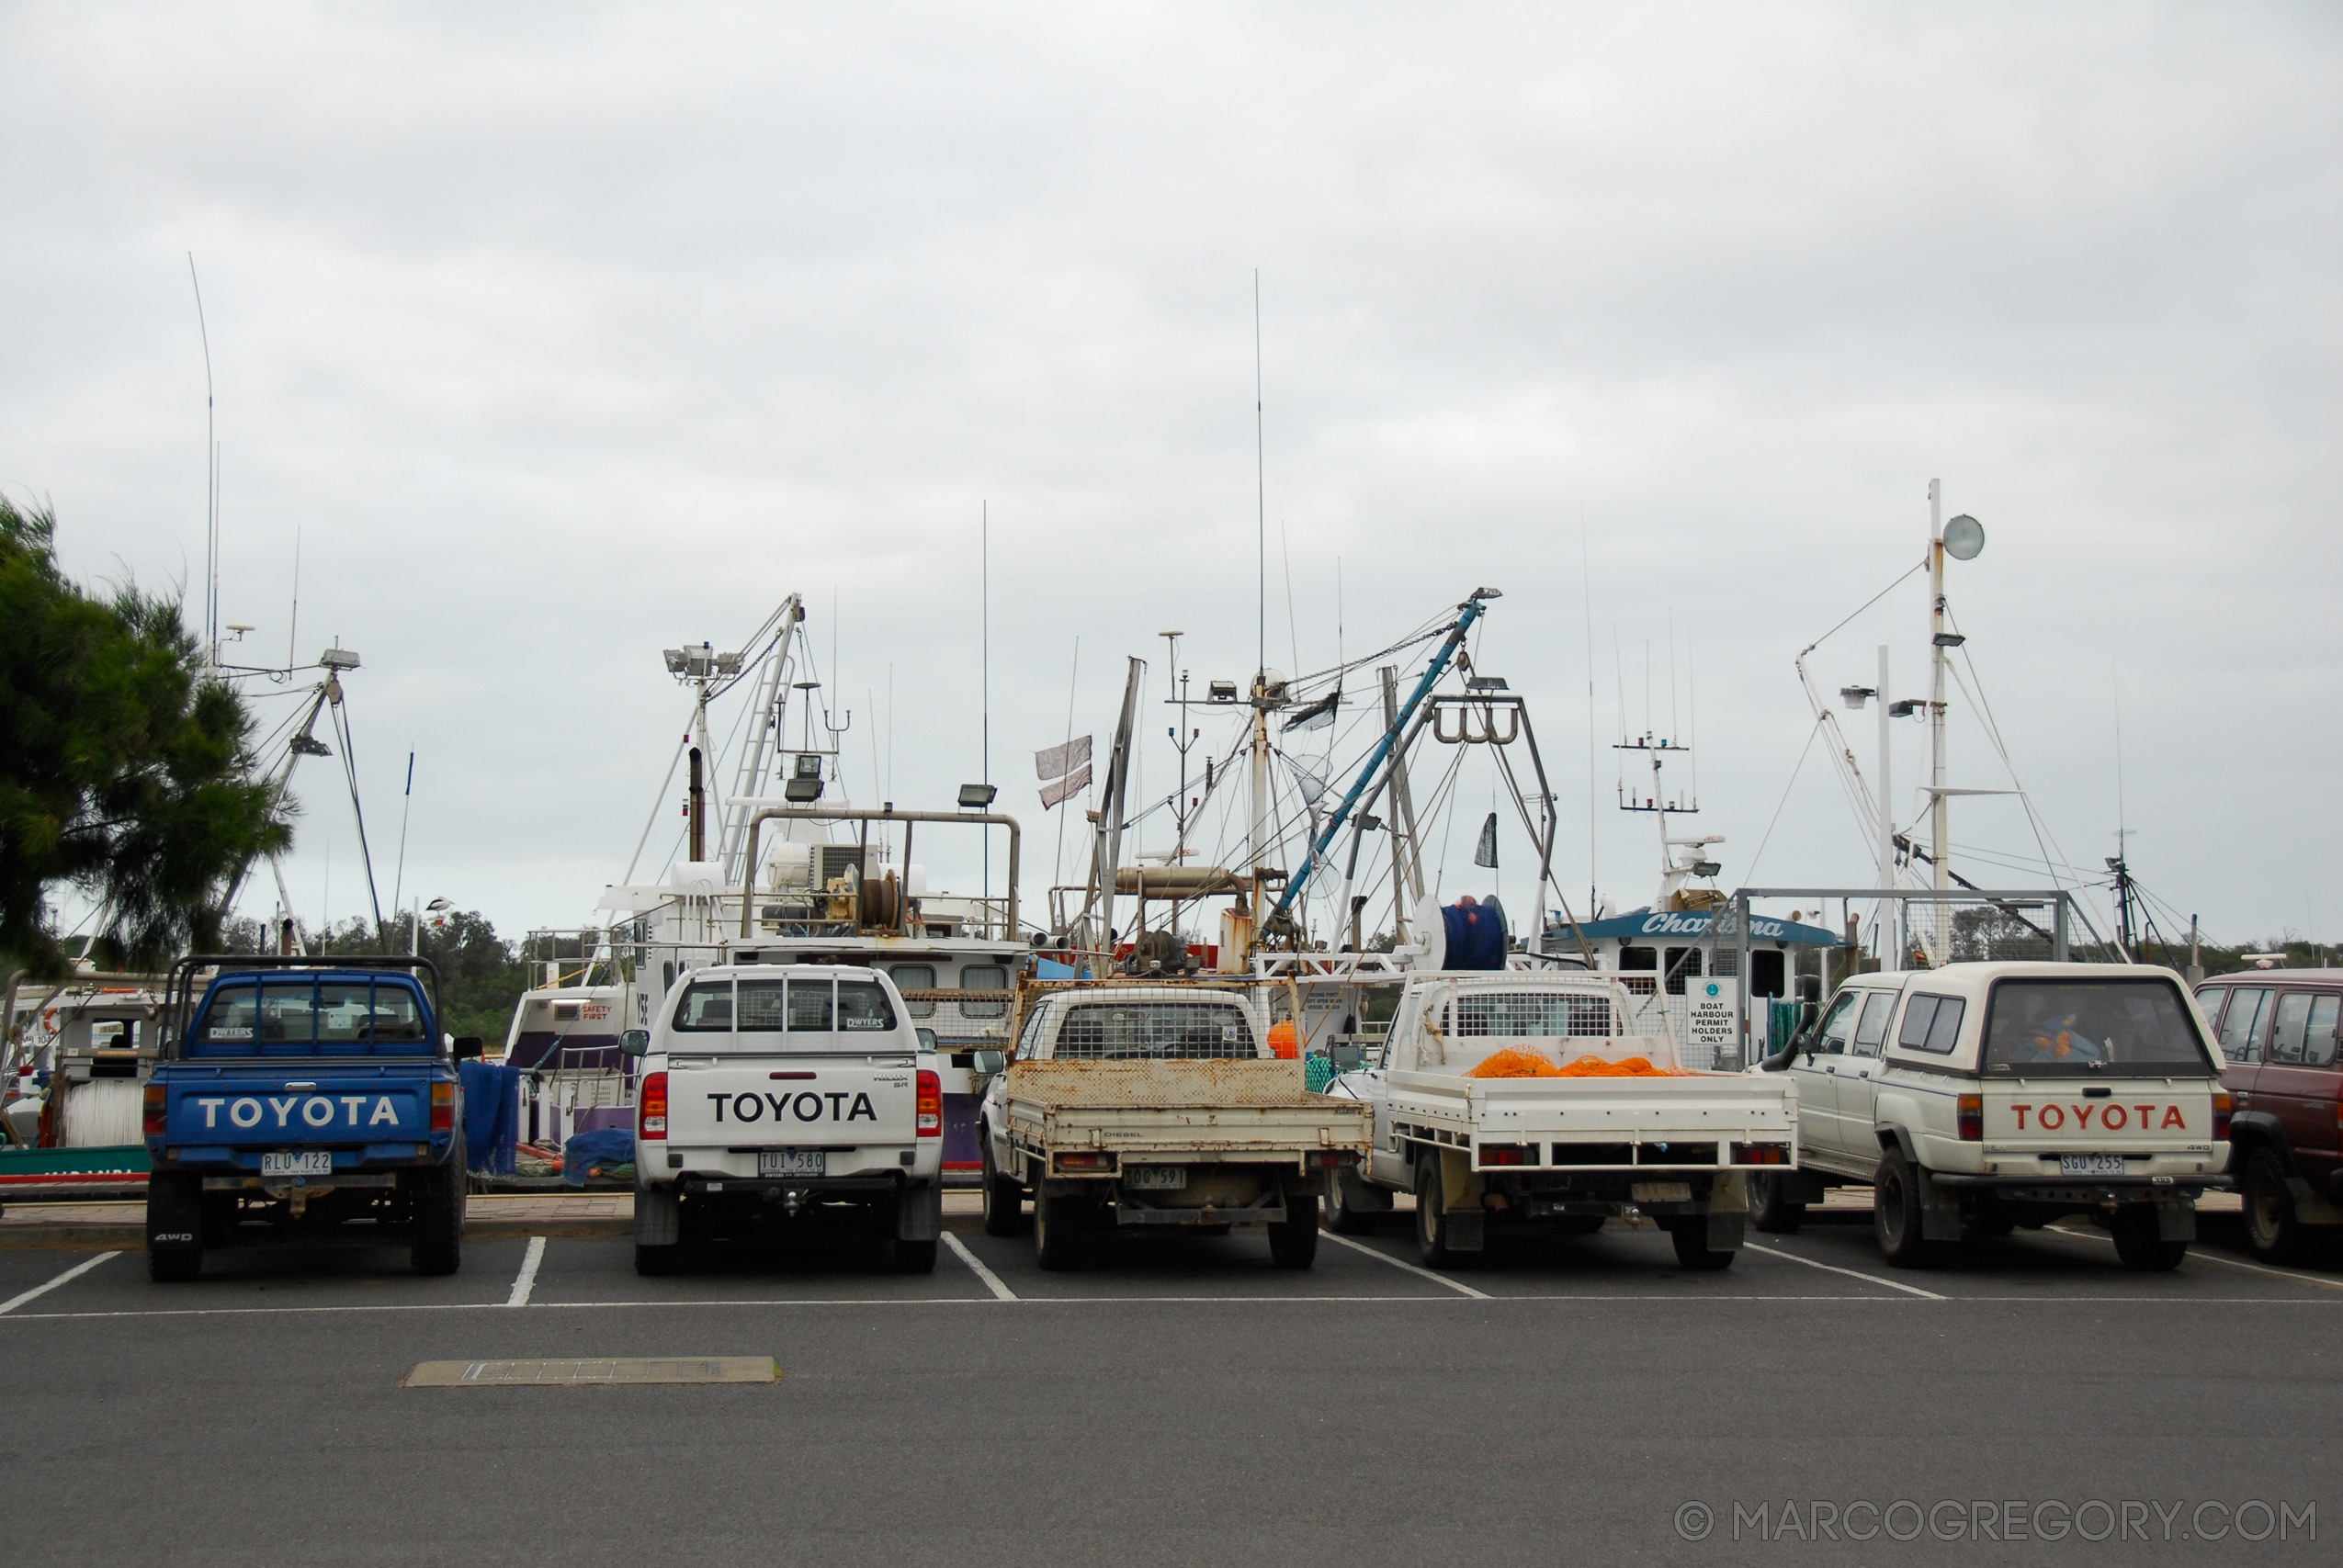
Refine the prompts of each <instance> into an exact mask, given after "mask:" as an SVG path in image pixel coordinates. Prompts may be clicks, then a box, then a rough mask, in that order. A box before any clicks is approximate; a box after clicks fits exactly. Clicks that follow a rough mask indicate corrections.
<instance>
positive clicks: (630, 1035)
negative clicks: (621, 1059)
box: [618, 1029, 651, 1056]
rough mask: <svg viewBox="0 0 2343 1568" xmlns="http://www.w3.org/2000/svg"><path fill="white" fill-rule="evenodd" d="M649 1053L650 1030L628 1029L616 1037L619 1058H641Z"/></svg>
mask: <svg viewBox="0 0 2343 1568" xmlns="http://www.w3.org/2000/svg"><path fill="white" fill-rule="evenodd" d="M650 1052H651V1031H650V1030H648V1029H629V1030H628V1031H627V1032H625V1033H624V1034H621V1035H619V1036H618V1055H621V1056H642V1055H649V1054H650Z"/></svg>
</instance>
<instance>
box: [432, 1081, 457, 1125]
mask: <svg viewBox="0 0 2343 1568" xmlns="http://www.w3.org/2000/svg"><path fill="white" fill-rule="evenodd" d="M431 1130H432V1131H433V1132H435V1133H452V1132H454V1131H455V1130H456V1086H455V1085H454V1084H451V1083H436V1084H433V1085H432V1086H431Z"/></svg>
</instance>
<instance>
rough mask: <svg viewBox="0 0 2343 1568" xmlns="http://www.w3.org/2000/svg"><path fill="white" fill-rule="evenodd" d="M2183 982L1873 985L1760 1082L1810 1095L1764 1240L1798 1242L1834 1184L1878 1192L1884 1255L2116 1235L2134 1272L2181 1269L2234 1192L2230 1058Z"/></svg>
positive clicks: (1950, 979)
mask: <svg viewBox="0 0 2343 1568" xmlns="http://www.w3.org/2000/svg"><path fill="white" fill-rule="evenodd" d="M2209 1039H2210V1032H2209V1031H2208V1030H2207V1029H2206V1028H2205V1024H2204V1019H2203V1017H2202V1014H2200V1013H2199V1012H2198V1010H2197V1007H2196V1003H2195V1001H2194V1000H2193V999H2192V998H2190V996H2189V994H2188V992H2187V991H2186V990H2185V989H2184V988H2183V987H2181V985H2180V982H2179V976H2176V975H2175V974H2173V972H2172V971H2171V970H2169V969H2158V968H2151V967H2148V966H2146V965H2144V964H2009V963H1993V964H1946V965H1944V966H1943V967H1942V968H1940V969H1927V970H1919V971H1914V972H1909V973H1901V974H1876V975H1858V976H1854V977H1853V978H1851V979H1850V980H1849V981H1848V982H1847V984H1846V985H1845V987H1842V988H1841V989H1840V990H1839V994H1838V996H1837V997H1836V998H1833V999H1832V1001H1831V1003H1830V1006H1829V1008H1828V1010H1826V1011H1825V1012H1824V1014H1823V1015H1822V1017H1821V1018H1820V1019H1819V1020H1818V1021H1817V1022H1816V1024H1815V1025H1814V1027H1812V1028H1811V1029H1809V1030H1807V1031H1806V1032H1804V1033H1803V1034H1801V1035H1800V1036H1799V1037H1798V1039H1796V1040H1795V1041H1793V1042H1792V1043H1791V1044H1790V1046H1789V1048H1788V1049H1787V1050H1785V1051H1783V1053H1782V1054H1781V1055H1778V1056H1773V1057H1770V1058H1768V1059H1767V1061H1766V1062H1765V1063H1763V1064H1762V1065H1761V1066H1760V1067H1758V1068H1754V1069H1752V1071H1753V1072H1760V1073H1777V1074H1779V1075H1781V1076H1782V1077H1787V1078H1789V1079H1790V1080H1792V1081H1793V1082H1794V1083H1796V1085H1797V1086H1798V1166H1799V1168H1798V1169H1797V1170H1795V1171H1782V1172H1775V1173H1768V1174H1766V1175H1763V1176H1760V1178H1759V1179H1758V1180H1757V1182H1756V1184H1755V1186H1756V1190H1754V1192H1753V1193H1752V1194H1751V1208H1752V1210H1753V1213H1752V1219H1753V1221H1754V1223H1755V1224H1757V1226H1758V1228H1759V1229H1760V1230H1769V1231H1793V1230H1795V1229H1797V1227H1798V1225H1799V1224H1800V1222H1801V1221H1802V1220H1803V1219H1804V1217H1805V1206H1806V1205H1807V1204H1808V1203H1810V1202H1814V1201H1819V1200H1820V1199H1821V1197H1822V1195H1823V1191H1824V1190H1825V1189H1826V1188H1829V1187H1837V1186H1861V1185H1868V1186H1869V1187H1870V1188H1871V1189H1872V1194H1873V1204H1872V1214H1873V1228H1874V1229H1875V1230H1876V1232H1877V1233H1878V1236H1879V1245H1880V1250H1881V1251H1883V1252H1885V1254H1886V1255H1887V1259H1888V1261H1889V1262H1891V1263H1895V1264H1897V1265H1900V1266H1903V1267H1906V1268H1909V1267H1913V1266H1916V1265H1919V1264H1923V1263H1926V1262H1928V1261H1929V1260H1930V1258H1932V1257H1933V1256H1934V1255H1935V1254H1936V1252H1937V1251H1938V1250H1939V1249H1940V1248H1941V1246H1942V1244H1945V1243H1949V1242H1953V1241H1958V1240H1962V1239H1964V1238H1969V1237H1977V1236H1997V1235H2008V1234H2009V1232H2010V1231H2011V1230H2012V1229H2013V1228H2015V1227H2017V1226H2020V1225H2023V1226H2025V1227H2027V1228H2029V1229H2034V1230H2039V1229H2040V1228H2041V1227H2042V1226H2043V1225H2044V1224H2048V1223H2049V1222H2050V1221H2052V1220H2054V1219H2057V1218H2059V1217H2061V1216H2062V1215H2066V1214H2086V1215H2088V1216H2089V1217H2090V1218H2091V1219H2092V1220H2093V1221H2095V1222H2096V1223H2098V1224H2102V1225H2104V1226H2106V1227H2107V1229H2108V1231H2109V1232H2110V1233H2111V1235H2112V1237H2113V1239H2114V1242H2115V1250H2116V1254H2117V1256H2118V1257H2119V1258H2122V1261H2123V1263H2124V1264H2125V1265H2126V1266H2128V1267H2130V1268H2134V1269H2170V1268H2172V1267H2174V1266H2175V1265H2177V1264H2178V1263H2179V1261H2180V1258H2181V1257H2182V1255H2183V1254H2185V1253H2186V1252H2187V1251H2188V1249H2189V1243H2190V1241H2191V1240H2192V1239H2194V1237H2195V1235H2196V1200H2197V1196H2198V1195H2199V1194H2200V1193H2202V1192H2203V1191H2204V1190H2206V1189H2208V1188H2218V1187H2225V1186H2227V1185H2228V1184H2229V1179H2228V1178H2227V1177H2225V1176H2224V1175H2223V1174H2222V1172H2223V1171H2224V1169H2225V1168H2227V1166H2228V1163H2229V1144H2228V1138H2229V1110H2230V1101H2229V1097H2228V1095H2227V1094H2225V1093H2224V1092H2223V1091H2222V1088H2221V1057H2220V1055H2218V1054H2217V1053H2216V1052H2214V1051H2213V1048H2212V1046H2211V1045H2210V1044H2209V1043H2208V1042H2209Z"/></svg>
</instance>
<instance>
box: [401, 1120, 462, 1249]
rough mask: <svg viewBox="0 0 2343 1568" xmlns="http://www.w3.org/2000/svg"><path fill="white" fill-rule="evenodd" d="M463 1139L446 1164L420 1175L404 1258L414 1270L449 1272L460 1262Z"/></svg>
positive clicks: (457, 1143) (459, 1139)
mask: <svg viewBox="0 0 2343 1568" xmlns="http://www.w3.org/2000/svg"><path fill="white" fill-rule="evenodd" d="M465 1185H466V1183H465V1180H464V1140H463V1139H462V1138H461V1137H460V1136H459V1137H458V1138H457V1140H456V1146H455V1148H454V1149H453V1150H452V1151H451V1153H450V1156H449V1158H448V1161H447V1164H446V1165H444V1166H442V1167H440V1168H438V1169H436V1170H433V1171H427V1172H425V1173H424V1179H423V1183H422V1185H421V1187H420V1188H419V1189H418V1190H417V1191H416V1192H415V1222H414V1232H413V1235H411V1236H410V1237H409V1239H408V1242H407V1262H408V1265H409V1267H411V1268H413V1269H414V1271H415V1272H416V1273H418V1274H453V1273H454V1272H455V1271H456V1270H457V1269H460V1268H462V1267H463V1266H464V1188H465Z"/></svg>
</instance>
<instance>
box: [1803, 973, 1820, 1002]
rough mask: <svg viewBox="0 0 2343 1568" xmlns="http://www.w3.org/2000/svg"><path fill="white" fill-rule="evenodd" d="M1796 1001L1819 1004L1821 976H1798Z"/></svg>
mask: <svg viewBox="0 0 2343 1568" xmlns="http://www.w3.org/2000/svg"><path fill="white" fill-rule="evenodd" d="M1798 1000H1800V1001H1801V1002H1805V1003H1819V1002H1820V1001H1821V1000H1822V976H1819V975H1801V976H1798Z"/></svg>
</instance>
